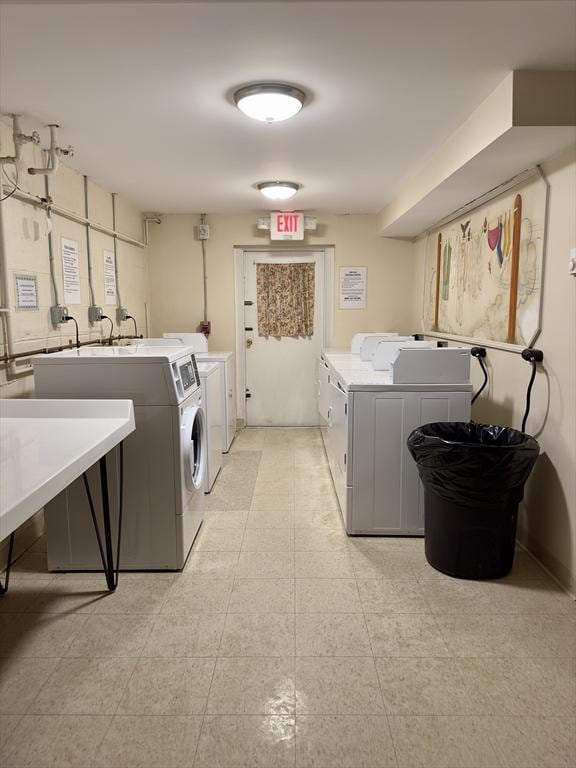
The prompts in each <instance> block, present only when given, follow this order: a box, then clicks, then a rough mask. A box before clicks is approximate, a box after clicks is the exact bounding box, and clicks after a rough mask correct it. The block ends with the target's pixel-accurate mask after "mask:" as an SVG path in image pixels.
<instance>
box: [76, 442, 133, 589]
mask: <svg viewBox="0 0 576 768" xmlns="http://www.w3.org/2000/svg"><path fill="white" fill-rule="evenodd" d="M118 448H119V453H120V483H119V496H120V498H119V503H118V539H117V543H116V563H114V552H113V549H112V527H111V524H110V491H109V487H108V468H107V466H106V456H103V457H102V458H101V459H100V461H99V468H100V490H101V494H102V523H103V527H104V544H102V534H101V533H100V526H99V525H98V519H97V518H96V510H95V508H94V501H93V499H92V493H91V491H90V485H89V483H88V477H87V476H86V473H84V474H83V476H82V477H83V480H84V488H85V489H86V495H87V496H88V504H89V505H90V514H91V515H92V522H93V523H94V531H95V532H96V540H97V541H98V549H99V550H100V558H101V560H102V567H103V569H104V574H105V576H106V585H107V587H108V589H109V590H110V592H113V591H114V590H115V589H116V587H117V586H118V572H119V570H120V544H121V537H122V511H123V506H124V445H123V443H120V444H119V446H118Z"/></svg>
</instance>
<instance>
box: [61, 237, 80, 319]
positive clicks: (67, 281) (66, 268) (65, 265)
mask: <svg viewBox="0 0 576 768" xmlns="http://www.w3.org/2000/svg"><path fill="white" fill-rule="evenodd" d="M62 280H63V282H64V304H66V305H68V304H81V303H82V299H81V295H80V256H79V253H78V243H77V241H76V240H68V239H67V238H66V237H63V238H62Z"/></svg>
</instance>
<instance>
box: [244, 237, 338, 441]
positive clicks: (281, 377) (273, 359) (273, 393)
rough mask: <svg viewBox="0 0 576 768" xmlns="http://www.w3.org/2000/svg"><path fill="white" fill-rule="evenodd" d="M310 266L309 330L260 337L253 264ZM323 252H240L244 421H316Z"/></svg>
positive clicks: (298, 423) (266, 423)
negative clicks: (311, 302)
mask: <svg viewBox="0 0 576 768" xmlns="http://www.w3.org/2000/svg"><path fill="white" fill-rule="evenodd" d="M310 262H313V263H314V264H315V265H316V266H315V270H314V272H315V280H314V287H315V297H314V334H313V335H312V336H311V337H297V338H292V337H286V336H283V337H281V338H277V337H272V336H270V337H265V336H260V335H259V334H258V308H257V304H256V302H257V295H256V264H270V263H272V264H294V263H310ZM324 267H325V265H324V252H323V251H314V252H309V253H298V252H293V253H290V252H286V251H283V252H282V253H281V254H280V253H274V252H261V251H257V252H254V251H246V252H245V253H244V328H245V329H246V330H245V355H246V390H247V399H246V424H247V425H248V426H270V427H272V426H274V427H280V426H288V427H308V426H316V425H317V424H318V402H317V391H316V381H315V379H316V375H315V372H316V359H317V358H318V356H319V355H320V352H321V350H322V346H323V340H324Z"/></svg>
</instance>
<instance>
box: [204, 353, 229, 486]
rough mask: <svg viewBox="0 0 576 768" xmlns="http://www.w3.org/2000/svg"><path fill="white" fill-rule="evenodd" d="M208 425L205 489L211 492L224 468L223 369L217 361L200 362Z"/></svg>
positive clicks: (206, 423)
mask: <svg viewBox="0 0 576 768" xmlns="http://www.w3.org/2000/svg"><path fill="white" fill-rule="evenodd" d="M198 373H199V375H200V386H201V388H202V402H203V404H204V414H205V425H206V449H207V450H206V471H205V473H204V491H205V493H210V491H211V490H212V486H213V485H214V483H215V482H216V478H217V477H218V473H219V472H220V470H221V469H222V421H223V414H222V371H221V368H220V366H219V365H218V364H217V363H198Z"/></svg>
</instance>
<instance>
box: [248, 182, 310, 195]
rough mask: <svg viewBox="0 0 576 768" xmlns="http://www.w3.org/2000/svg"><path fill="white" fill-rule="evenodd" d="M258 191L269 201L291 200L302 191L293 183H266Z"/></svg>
mask: <svg viewBox="0 0 576 768" xmlns="http://www.w3.org/2000/svg"><path fill="white" fill-rule="evenodd" d="M258 189H259V190H260V192H262V194H263V195H264V197H267V198H268V199H269V200H289V199H290V198H291V197H293V196H294V195H295V194H296V192H298V190H299V189H300V185H299V184H295V183H294V182H293V181H264V182H262V184H258Z"/></svg>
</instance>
